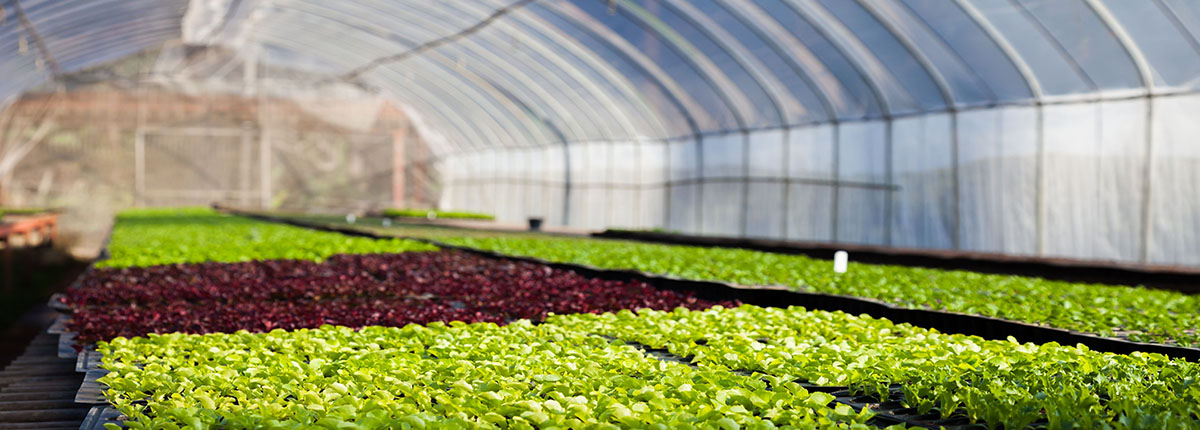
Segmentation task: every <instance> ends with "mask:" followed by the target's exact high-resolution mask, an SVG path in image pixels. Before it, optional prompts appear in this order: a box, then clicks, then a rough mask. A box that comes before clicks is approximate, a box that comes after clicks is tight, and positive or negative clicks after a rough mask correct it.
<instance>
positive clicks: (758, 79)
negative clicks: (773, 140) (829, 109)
mask: <svg viewBox="0 0 1200 430" xmlns="http://www.w3.org/2000/svg"><path fill="white" fill-rule="evenodd" d="M663 4H664V5H666V6H667V7H670V8H672V9H675V10H677V11H679V12H680V14H681V16H682V18H683V19H685V20H688V21H691V23H692V25H693V26H694V27H695V28H696V29H697V30H700V31H701V32H704V33H705V34H707V35H708V36H709V37H710V38H711V39H712V41H713V42H714V43H715V44H716V45H717V47H718V48H720V49H721V50H723V51H725V53H726V54H727V55H729V57H730V58H733V59H734V61H736V62H737V63H738V67H741V68H742V69H743V70H745V71H746V73H747V74H748V75H750V77H751V78H753V79H754V81H755V84H756V85H758V87H759V88H761V89H762V90H763V92H764V93H766V95H767V98H768V99H770V100H771V104H772V105H773V106H772V109H773V110H774V111H775V114H776V119H777V121H778V122H777V125H778V126H780V127H783V126H786V125H787V124H788V118H790V116H789V115H788V113H789V111H790V109H788V108H787V107H785V104H784V103H783V102H782V101H781V100H780V97H779V96H778V95H776V94H785V93H786V94H790V93H791V91H789V90H787V89H786V88H787V87H786V86H784V85H783V83H782V82H779V80H778V79H777V78H776V77H775V76H774V75H772V74H769V73H763V70H765V69H766V68H767V67H766V66H765V65H763V64H762V62H760V61H759V60H758V58H755V57H754V56H753V55H750V54H748V53H747V51H748V49H747V48H746V46H744V45H742V43H741V42H740V41H738V40H737V39H735V38H734V37H733V36H732V35H730V34H729V33H728V32H727V31H725V29H723V28H721V26H720V25H717V23H715V22H713V21H712V19H710V18H708V17H707V16H706V15H705V14H704V13H702V12H700V11H699V10H697V9H696V8H695V7H694V6H692V5H690V4H688V3H687V2H686V1H681V0H665V1H664V3H663ZM797 102H800V101H799V100H797ZM823 109H824V106H822V110H823Z"/></svg>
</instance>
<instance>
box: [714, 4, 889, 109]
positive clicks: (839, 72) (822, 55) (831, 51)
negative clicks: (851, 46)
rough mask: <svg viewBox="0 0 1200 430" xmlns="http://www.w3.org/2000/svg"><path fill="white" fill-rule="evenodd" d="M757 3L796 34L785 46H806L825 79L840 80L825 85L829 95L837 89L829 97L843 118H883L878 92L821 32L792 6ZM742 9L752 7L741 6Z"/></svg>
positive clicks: (822, 77)
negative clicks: (835, 83) (818, 64)
mask: <svg viewBox="0 0 1200 430" xmlns="http://www.w3.org/2000/svg"><path fill="white" fill-rule="evenodd" d="M753 2H754V4H755V5H756V6H758V7H759V8H761V9H762V11H763V12H765V14H766V15H768V16H770V17H771V18H773V19H774V20H775V21H777V23H778V24H779V25H780V26H781V27H783V28H785V29H787V31H789V32H790V33H791V34H792V36H793V40H791V41H788V42H785V43H788V44H790V43H800V44H803V45H804V46H805V47H806V48H807V50H808V51H809V52H811V53H812V55H813V56H815V57H817V58H818V59H819V60H820V61H821V63H822V64H823V65H824V67H825V69H827V70H828V71H829V72H830V74H829V76H823V75H822V76H821V79H836V80H837V86H834V85H832V83H828V82H824V83H825V85H824V86H823V88H825V89H826V90H827V91H828V90H829V89H836V91H835V92H833V93H831V94H827V96H828V97H829V99H830V102H831V103H832V104H833V105H834V106H836V107H837V111H838V117H839V118H841V119H849V118H872V117H877V116H879V113H880V106H879V100H878V99H877V98H876V96H875V92H874V90H873V89H872V88H871V86H870V84H869V83H868V82H867V81H866V80H865V79H864V78H863V74H862V73H861V71H860V70H859V69H858V68H857V67H855V65H854V64H853V62H851V61H850V60H849V59H847V58H846V56H845V55H844V54H843V53H842V52H841V51H839V50H838V48H837V47H836V46H835V45H834V44H833V43H831V42H830V41H829V39H828V38H826V37H825V35H823V34H822V33H821V32H819V31H817V29H816V28H815V27H813V26H812V25H811V24H810V23H809V22H808V21H807V20H806V19H804V17H802V16H801V15H800V14H799V13H798V12H797V11H796V10H795V9H792V7H791V6H788V5H787V2H784V1H779V0H753ZM738 7H750V6H749V5H739V6H738Z"/></svg>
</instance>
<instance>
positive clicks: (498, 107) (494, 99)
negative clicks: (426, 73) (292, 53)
mask: <svg viewBox="0 0 1200 430" xmlns="http://www.w3.org/2000/svg"><path fill="white" fill-rule="evenodd" d="M317 7H320V6H317ZM290 10H293V11H298V12H302V13H311V11H307V10H301V9H290ZM314 17H315V18H322V19H328V17H325V16H322V15H319V14H317V15H315V16H314ZM342 24H343V25H346V26H347V27H349V28H358V27H357V24H347V23H345V22H343V23H342ZM329 36H330V37H332V36H334V35H329ZM376 36H377V37H381V38H387V39H389V40H394V38H395V37H400V35H398V34H393V33H382V34H376ZM276 39H277V40H275V41H274V42H275V43H279V40H278V39H279V38H276ZM283 40H285V41H286V40H287V39H286V38H283ZM322 58H326V59H328V58H329V57H328V55H326V56H323V57H322ZM339 63H341V64H342V65H343V66H351V67H352V66H354V65H357V64H358V63H357V62H356V61H341V62H339ZM447 71H448V72H450V73H451V74H452V75H454V74H458V73H457V72H455V71H454V70H453V69H452V68H451V69H448V70H447ZM477 84H478V82H477ZM465 87H474V86H471V85H468V86H465ZM460 89H461V88H460ZM475 89H479V90H482V91H484V93H487V92H489V90H491V89H490V86H489V85H483V86H482V87H479V88H475ZM490 92H492V93H493V94H492V95H491V96H489V97H483V99H485V101H487V102H488V103H491V104H494V106H493V107H492V108H490V109H484V112H485V114H486V116H487V117H489V118H491V119H492V120H493V122H496V124H497V130H504V131H503V132H500V131H496V132H493V133H491V134H492V135H495V136H501V135H509V136H510V139H509V140H510V141H511V142H513V143H514V144H515V143H517V142H520V141H522V140H528V141H538V139H537V138H535V137H534V136H536V135H537V134H534V133H530V134H528V136H526V138H525V139H516V138H515V137H511V134H510V129H511V128H510V127H505V126H504V125H502V124H503V123H505V122H512V123H514V124H522V122H521V121H520V120H519V119H518V118H521V117H522V115H520V114H519V113H518V112H517V110H516V109H515V108H514V107H513V106H512V104H511V103H504V102H505V101H508V100H507V98H506V97H500V96H498V95H497V92H495V91H494V90H491V91H490ZM467 98H468V99H477V97H472V96H469V95H468V96H467ZM477 102H478V100H477ZM476 104H478V103H476ZM505 111H508V112H510V113H512V117H510V118H509V119H508V120H505V121H501V120H499V119H498V118H496V117H495V115H496V113H498V112H505ZM515 129H518V130H521V129H523V130H526V131H527V133H528V132H529V131H530V130H534V129H537V127H533V126H532V124H530V125H528V126H520V127H515ZM476 144H477V143H472V146H474V145H476Z"/></svg>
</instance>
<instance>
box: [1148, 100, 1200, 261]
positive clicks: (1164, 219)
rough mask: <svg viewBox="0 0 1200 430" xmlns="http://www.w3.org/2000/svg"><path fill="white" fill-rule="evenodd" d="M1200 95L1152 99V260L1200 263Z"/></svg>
mask: <svg viewBox="0 0 1200 430" xmlns="http://www.w3.org/2000/svg"><path fill="white" fill-rule="evenodd" d="M1196 112H1200V96H1194V95H1189V96H1180V97H1162V98H1157V99H1154V133H1153V139H1154V149H1153V154H1154V155H1153V156H1154V159H1153V163H1152V164H1151V175H1150V221H1151V222H1150V243H1149V244H1148V245H1149V252H1148V257H1149V261H1150V262H1151V263H1155V264H1183V265H1200V185H1198V184H1200V145H1196V136H1200V122H1197V121H1196Z"/></svg>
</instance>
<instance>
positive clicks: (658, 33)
mask: <svg viewBox="0 0 1200 430" xmlns="http://www.w3.org/2000/svg"><path fill="white" fill-rule="evenodd" d="M616 2H617V3H615V4H616V5H617V12H618V13H619V14H621V15H622V16H624V17H625V19H628V20H629V21H630V22H632V23H634V24H635V25H637V26H639V27H641V28H642V29H643V30H645V31H646V32H647V33H648V34H652V35H654V37H655V38H657V39H658V40H659V41H661V42H662V43H663V46H664V47H666V48H667V49H670V50H672V51H674V52H675V54H676V55H679V57H680V58H682V59H683V60H684V61H687V62H688V64H689V67H691V69H692V70H693V71H694V72H696V74H697V76H700V78H701V79H703V80H704V81H705V82H707V83H708V85H709V86H710V87H711V88H712V90H713V92H714V93H716V95H717V97H718V98H720V99H721V100H722V101H723V102H724V103H725V106H726V107H727V108H728V109H729V112H730V113H731V114H732V115H733V118H734V121H735V122H736V123H737V126H738V128H737V130H736V131H742V132H744V131H746V130H747V129H748V128H749V127H748V126H747V125H746V123H747V121H746V117H745V115H746V113H747V112H749V111H752V109H750V108H749V106H751V105H752V104H753V103H751V102H750V99H749V98H747V97H746V95H745V94H744V93H742V91H741V90H740V89H738V88H737V85H734V83H733V81H732V80H731V79H729V77H728V76H727V75H725V71H724V70H721V68H720V67H717V66H716V64H714V63H713V62H712V60H710V59H709V58H708V56H706V55H697V53H700V52H701V51H700V50H699V49H697V48H696V47H694V46H692V45H691V43H690V42H688V41H687V39H686V38H684V37H683V36H680V35H679V34H676V33H674V32H673V31H672V32H671V33H668V32H667V31H666V30H667V28H664V26H656V25H654V23H653V22H652V20H654V21H657V20H658V19H657V18H656V17H654V16H653V15H651V14H650V13H649V12H647V11H645V10H644V9H642V8H641V7H640V6H638V5H636V4H633V2H632V0H616ZM672 30H673V29H672ZM701 31H703V30H701ZM710 37H711V36H710ZM727 131H733V130H727Z"/></svg>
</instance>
